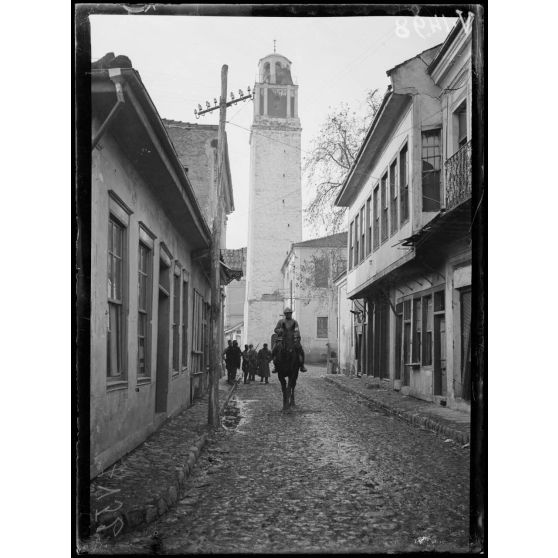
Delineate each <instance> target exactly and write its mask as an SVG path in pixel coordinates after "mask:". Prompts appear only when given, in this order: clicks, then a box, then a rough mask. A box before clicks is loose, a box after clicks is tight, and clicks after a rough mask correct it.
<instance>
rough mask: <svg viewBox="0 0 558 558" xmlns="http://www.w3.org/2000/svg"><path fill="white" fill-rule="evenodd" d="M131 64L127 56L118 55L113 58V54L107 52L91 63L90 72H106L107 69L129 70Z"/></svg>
mask: <svg viewBox="0 0 558 558" xmlns="http://www.w3.org/2000/svg"><path fill="white" fill-rule="evenodd" d="M131 67H132V62H131V61H130V59H129V58H128V57H127V56H124V55H123V54H120V55H119V56H114V52H107V53H106V54H105V55H104V56H103V57H101V58H99V60H96V61H95V62H91V69H92V70H108V69H109V68H131Z"/></svg>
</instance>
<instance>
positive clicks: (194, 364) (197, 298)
mask: <svg viewBox="0 0 558 558" xmlns="http://www.w3.org/2000/svg"><path fill="white" fill-rule="evenodd" d="M192 296H193V300H192V348H191V350H190V355H191V371H192V373H193V374H200V373H202V372H203V371H204V370H203V330H202V326H203V320H202V311H203V304H204V299H203V296H202V294H201V293H200V292H199V291H198V290H197V289H196V288H194V289H192Z"/></svg>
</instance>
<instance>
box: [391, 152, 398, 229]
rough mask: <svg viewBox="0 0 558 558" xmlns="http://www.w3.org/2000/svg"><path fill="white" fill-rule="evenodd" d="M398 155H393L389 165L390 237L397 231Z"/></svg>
mask: <svg viewBox="0 0 558 558" xmlns="http://www.w3.org/2000/svg"><path fill="white" fill-rule="evenodd" d="M398 160H399V153H397V154H396V155H395V157H394V158H393V160H392V161H391V163H390V165H389V194H390V196H389V197H390V206H389V212H390V236H393V235H394V234H395V233H396V232H397V231H398V230H399V218H398V215H397V212H398V207H399V199H398V191H399V184H398V178H399V164H398Z"/></svg>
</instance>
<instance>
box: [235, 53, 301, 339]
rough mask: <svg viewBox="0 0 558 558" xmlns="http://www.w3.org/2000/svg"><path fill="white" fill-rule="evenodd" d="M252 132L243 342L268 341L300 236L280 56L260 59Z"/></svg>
mask: <svg viewBox="0 0 558 558" xmlns="http://www.w3.org/2000/svg"><path fill="white" fill-rule="evenodd" d="M258 68H259V77H258V81H257V82H256V84H255V89H254V117H253V122H252V127H251V133H250V182H249V191H250V194H249V220H248V223H249V224H248V253H247V266H246V300H245V305H244V342H245V343H253V344H254V346H256V345H257V344H259V345H260V346H262V345H263V343H265V342H269V338H270V335H271V333H272V332H273V327H274V325H275V324H276V323H277V320H278V319H279V318H280V317H281V315H282V311H283V302H284V297H283V294H282V292H281V288H282V285H283V277H282V273H281V266H282V265H283V262H284V260H285V257H286V256H287V254H288V253H289V250H290V247H291V244H292V243H294V242H299V241H300V240H302V194H301V151H300V134H301V127H300V120H299V118H298V86H297V85H295V84H294V83H293V80H292V77H291V73H290V72H291V62H290V60H288V59H287V58H285V57H284V56H282V55H280V54H276V53H274V54H270V55H268V56H266V57H265V58H262V59H261V60H260V61H259V66H258Z"/></svg>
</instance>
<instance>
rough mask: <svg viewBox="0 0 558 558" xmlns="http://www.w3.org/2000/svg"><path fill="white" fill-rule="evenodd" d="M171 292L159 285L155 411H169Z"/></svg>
mask: <svg viewBox="0 0 558 558" xmlns="http://www.w3.org/2000/svg"><path fill="white" fill-rule="evenodd" d="M169 311H170V297H169V292H168V291H167V290H166V289H165V288H164V287H163V286H162V285H159V310H158V321H157V378H156V383H155V412H156V413H166V412H167V395H168V391H169V318H170V314H169Z"/></svg>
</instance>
